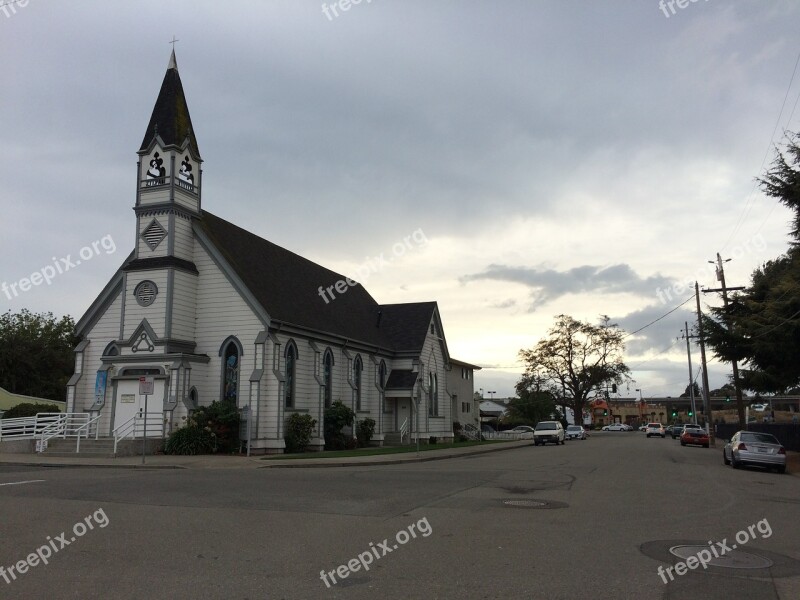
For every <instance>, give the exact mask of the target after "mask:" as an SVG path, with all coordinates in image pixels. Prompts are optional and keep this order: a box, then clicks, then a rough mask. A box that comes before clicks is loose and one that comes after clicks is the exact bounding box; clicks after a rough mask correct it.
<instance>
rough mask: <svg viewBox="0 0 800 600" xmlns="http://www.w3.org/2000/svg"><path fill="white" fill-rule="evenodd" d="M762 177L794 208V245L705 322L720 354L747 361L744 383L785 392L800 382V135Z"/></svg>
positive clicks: (724, 358)
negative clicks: (725, 306) (727, 304)
mask: <svg viewBox="0 0 800 600" xmlns="http://www.w3.org/2000/svg"><path fill="white" fill-rule="evenodd" d="M759 182H760V183H761V188H762V189H763V191H764V192H765V193H766V194H767V195H768V196H771V197H773V198H776V199H778V200H779V201H780V202H781V203H782V204H784V205H785V206H787V207H788V208H790V209H791V210H792V211H793V212H794V220H793V223H792V229H791V231H790V235H791V238H792V239H791V246H790V248H789V250H788V251H787V253H786V254H784V255H782V256H779V257H778V258H776V259H773V260H771V261H768V262H767V263H765V264H764V265H763V266H761V267H759V268H757V269H756V270H755V271H754V272H753V274H752V276H751V284H750V285H749V286H748V287H747V288H746V289H745V290H744V292H742V293H739V294H734V295H733V298H732V299H731V300H730V302H729V306H728V310H727V311H726V310H725V309H724V308H713V309H711V315H710V316H708V317H705V318H704V321H703V324H704V328H706V331H707V332H708V338H707V342H708V345H709V347H711V348H712V349H713V351H714V354H715V355H716V356H717V357H718V358H719V359H721V360H722V361H724V362H731V361H732V360H734V359H735V360H737V361H741V362H742V363H743V368H742V370H741V371H740V374H741V384H742V387H743V388H745V389H750V390H754V391H756V392H760V393H768V394H773V393H785V392H786V391H787V390H789V389H791V388H795V387H797V386H798V384H800V137H798V136H797V135H796V134H795V135H792V136H791V137H790V142H789V144H788V147H787V150H786V152H785V153H781V152H778V155H777V157H776V159H775V161H774V162H773V163H772V167H771V169H770V170H769V172H768V173H767V174H766V175H765V176H764V177H763V178H761V179H759ZM743 420H744V413H743V410H741V409H740V421H742V422H743Z"/></svg>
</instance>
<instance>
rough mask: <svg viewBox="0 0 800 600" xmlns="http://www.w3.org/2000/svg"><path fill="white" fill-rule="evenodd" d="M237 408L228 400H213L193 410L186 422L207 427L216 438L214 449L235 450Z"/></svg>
mask: <svg viewBox="0 0 800 600" xmlns="http://www.w3.org/2000/svg"><path fill="white" fill-rule="evenodd" d="M240 418H241V417H240V415H239V410H238V409H237V408H236V404H235V403H234V402H231V401H230V400H222V401H219V400H214V402H212V403H211V404H209V405H208V406H201V407H199V408H198V409H197V410H195V411H194V412H192V415H191V417H190V418H189V421H188V422H187V424H191V423H192V422H194V423H195V424H196V425H197V426H198V427H201V428H205V427H209V428H210V431H211V433H213V434H214V436H215V440H216V449H215V451H216V450H219V451H220V452H233V451H237V450H238V449H239V447H240V441H239V419H240Z"/></svg>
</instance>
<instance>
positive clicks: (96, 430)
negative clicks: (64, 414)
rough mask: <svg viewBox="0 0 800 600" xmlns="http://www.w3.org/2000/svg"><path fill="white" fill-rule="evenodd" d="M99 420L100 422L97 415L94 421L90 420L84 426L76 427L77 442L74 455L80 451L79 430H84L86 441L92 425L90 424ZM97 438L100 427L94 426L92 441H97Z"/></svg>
mask: <svg viewBox="0 0 800 600" xmlns="http://www.w3.org/2000/svg"><path fill="white" fill-rule="evenodd" d="M99 420H100V415H97V416H96V417H95V418H94V419H90V420H89V421H87V422H86V424H85V425H81V426H80V427H78V430H77V431H76V433H77V434H78V441H77V442H76V443H75V453H76V454H77V453H78V452H80V451H81V429H83V428H84V427H85V428H86V439H87V440H88V439H89V435H90V434H89V428H90V426H91V425H92V423H97V422H98V421H99ZM99 436H100V427H99V426H98V425H95V428H94V439H97V438H98V437H99Z"/></svg>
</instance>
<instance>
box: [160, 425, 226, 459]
mask: <svg viewBox="0 0 800 600" xmlns="http://www.w3.org/2000/svg"><path fill="white" fill-rule="evenodd" d="M216 448H217V444H216V436H215V435H214V434H213V433H212V432H211V429H210V428H209V427H198V426H197V425H195V424H192V425H186V426H185V427H181V428H180V429H176V430H175V431H173V432H172V433H171V434H170V436H169V438H167V443H166V444H165V445H164V454H211V453H213V452H214V451H215V450H216Z"/></svg>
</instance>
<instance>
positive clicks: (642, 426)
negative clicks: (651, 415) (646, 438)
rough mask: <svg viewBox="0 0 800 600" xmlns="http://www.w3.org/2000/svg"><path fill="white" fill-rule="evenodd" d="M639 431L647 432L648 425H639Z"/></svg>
mask: <svg viewBox="0 0 800 600" xmlns="http://www.w3.org/2000/svg"><path fill="white" fill-rule="evenodd" d="M639 431H647V425H639Z"/></svg>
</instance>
